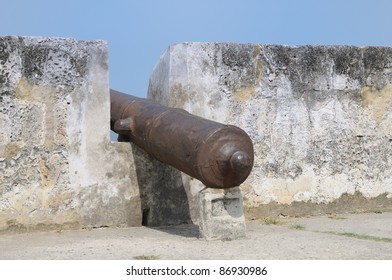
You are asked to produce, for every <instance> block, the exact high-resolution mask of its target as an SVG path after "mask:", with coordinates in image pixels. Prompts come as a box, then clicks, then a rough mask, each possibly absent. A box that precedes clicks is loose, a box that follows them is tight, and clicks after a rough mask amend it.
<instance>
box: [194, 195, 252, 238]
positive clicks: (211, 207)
mask: <svg viewBox="0 0 392 280" xmlns="http://www.w3.org/2000/svg"><path fill="white" fill-rule="evenodd" d="M197 201H198V203H199V205H198V210H199V219H198V224H199V231H200V236H201V237H202V238H204V239H206V240H214V239H221V240H232V239H237V238H241V237H245V236H246V225H245V217H244V212H243V200H242V194H241V191H240V190H239V188H238V187H237V188H232V189H226V190H220V189H204V190H202V191H201V192H200V193H199V194H198V198H197Z"/></svg>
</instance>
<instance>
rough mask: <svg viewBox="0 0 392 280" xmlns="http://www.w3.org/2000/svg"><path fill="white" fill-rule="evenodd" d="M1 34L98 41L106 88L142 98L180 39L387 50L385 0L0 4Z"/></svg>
mask: <svg viewBox="0 0 392 280" xmlns="http://www.w3.org/2000/svg"><path fill="white" fill-rule="evenodd" d="M0 7H1V16H0V35H1V36H4V35H21V36H55V37H72V38H76V39H80V40H94V39H103V40H106V41H108V43H109V55H110V58H109V59H110V85H111V87H112V88H114V89H117V90H120V91H123V92H126V93H129V94H133V95H136V96H146V93H147V87H148V79H149V76H150V73H151V71H152V69H153V67H154V65H155V63H156V62H157V60H158V58H159V56H160V55H161V54H162V53H163V52H164V51H165V50H166V48H167V47H168V46H169V45H171V44H173V43H178V42H191V41H198V42H199V41H203V42H238V43H262V44H285V45H305V44H317V45H320V44H327V45H336V44H339V45H342V44H343V45H358V46H365V45H384V46H392V16H391V14H392V1H391V0H373V1H365V0H314V1H310V0H292V1H289V0H268V1H264V0H258V1H257V0H237V1H234V0H226V1H223V0H194V1H185V0H184V1H180V0H166V1H157V0H139V1H131V0H128V1H125V0H110V1H99V0H85V1H82V0H63V1H54V0H51V1H50V0H0Z"/></svg>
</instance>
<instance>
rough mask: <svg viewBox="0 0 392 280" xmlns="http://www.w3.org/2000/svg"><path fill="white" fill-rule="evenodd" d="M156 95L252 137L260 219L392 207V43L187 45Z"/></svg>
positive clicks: (171, 58)
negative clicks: (371, 44)
mask: <svg viewBox="0 0 392 280" xmlns="http://www.w3.org/2000/svg"><path fill="white" fill-rule="evenodd" d="M148 95H149V97H150V98H152V99H155V100H157V101H158V102H160V103H162V104H165V105H169V106H173V107H179V108H183V109H185V110H188V111H189V112H191V113H193V114H196V115H199V116H202V117H206V118H208V119H213V120H216V121H219V122H223V123H228V124H233V125H237V126H239V127H241V128H242V129H244V130H245V131H246V132H247V133H248V134H249V135H250V137H251V139H252V141H253V144H254V147H255V165H254V168H253V171H252V173H251V175H250V177H249V178H248V179H247V180H246V181H245V183H244V184H243V185H242V186H241V190H242V191H243V196H244V203H245V207H246V208H247V209H248V212H252V213H253V214H254V216H256V217H262V216H269V215H273V214H276V215H279V214H285V215H292V212H295V213H296V215H307V214H308V213H309V209H310V210H312V209H316V211H314V213H318V214H323V213H324V214H325V213H328V212H331V209H329V208H328V206H329V205H331V206H332V207H333V209H332V210H333V211H341V212H346V210H347V209H349V211H357V210H358V209H357V208H356V207H357V203H356V201H357V200H360V201H361V209H360V210H359V211H362V210H367V211H372V210H373V209H372V208H373V207H374V204H376V205H377V207H380V208H381V209H383V208H384V209H392V207H391V200H392V181H391V180H392V179H391V178H392V161H391V159H392V145H391V141H392V48H391V47H355V46H280V45H261V44H236V43H179V44H175V45H172V46H170V47H169V48H168V49H167V51H166V52H165V53H164V54H163V55H162V56H161V58H160V60H159V61H158V63H157V65H156V66H155V68H154V71H153V73H152V75H151V78H150V85H149V93H148ZM182 184H183V185H184V186H185V187H186V188H187V189H190V191H188V194H190V193H191V192H195V193H197V192H196V191H192V189H197V188H198V187H199V185H197V182H196V184H195V181H191V180H188V179H186V176H183V182H182ZM342 197H344V199H341V198H342ZM362 198H364V199H362ZM371 199H373V200H377V202H376V203H373V200H371ZM192 200H193V199H192V195H191V196H189V205H190V207H191V210H190V212H191V216H192V212H193V210H192V207H193V205H194V204H195V203H193V201H192ZM338 202H339V203H338ZM284 206H288V207H284ZM320 206H321V207H320ZM339 209H340V210H339ZM312 211H313V210H312Z"/></svg>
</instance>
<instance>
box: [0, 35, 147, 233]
mask: <svg viewBox="0 0 392 280" xmlns="http://www.w3.org/2000/svg"><path fill="white" fill-rule="evenodd" d="M107 56H108V50H107V45H106V43H105V42H102V41H75V40H72V39H60V38H31V37H0V231H1V230H19V231H20V230H34V229H64V228H80V227H100V226H119V225H140V224H141V210H140V198H139V189H138V184H137V178H136V171H135V168H134V166H133V154H132V149H131V145H130V144H129V143H111V142H110V139H109V131H110V128H109V125H110V122H109V118H110V117H109V116H110V102H109V81H108V77H109V75H108V57H107Z"/></svg>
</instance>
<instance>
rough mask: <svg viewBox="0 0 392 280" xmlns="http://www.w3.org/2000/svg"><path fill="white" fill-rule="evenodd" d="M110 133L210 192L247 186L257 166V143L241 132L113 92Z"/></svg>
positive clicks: (229, 126)
mask: <svg viewBox="0 0 392 280" xmlns="http://www.w3.org/2000/svg"><path fill="white" fill-rule="evenodd" d="M110 109H111V115H110V122H111V129H112V130H113V131H114V132H116V133H118V134H119V141H120V140H122V141H131V142H133V143H135V144H136V145H137V146H139V147H140V148H142V149H143V150H144V151H146V152H147V153H149V154H150V155H152V156H153V157H155V158H156V159H157V160H159V161H161V162H163V163H166V164H169V165H171V166H173V167H175V168H177V169H179V170H180V171H182V172H184V173H186V174H188V175H190V176H192V177H194V178H196V179H198V180H200V181H201V182H202V183H203V184H204V185H206V186H207V187H209V188H231V187H235V186H239V185H240V184H241V183H243V182H244V181H245V179H246V178H247V177H248V175H249V174H250V172H251V169H252V166H253V144H252V141H251V139H250V138H249V136H248V135H247V134H246V133H245V132H244V131H243V130H242V129H240V128H238V127H236V126H232V125H224V124H221V123H218V122H215V121H211V120H207V119H204V118H201V117H198V116H195V115H192V114H190V113H188V112H187V111H185V110H183V109H178V108H170V107H166V106H162V105H159V104H158V103H155V102H153V101H152V100H149V99H144V98H138V97H134V96H131V95H127V94H124V93H120V92H118V91H114V90H110Z"/></svg>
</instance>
